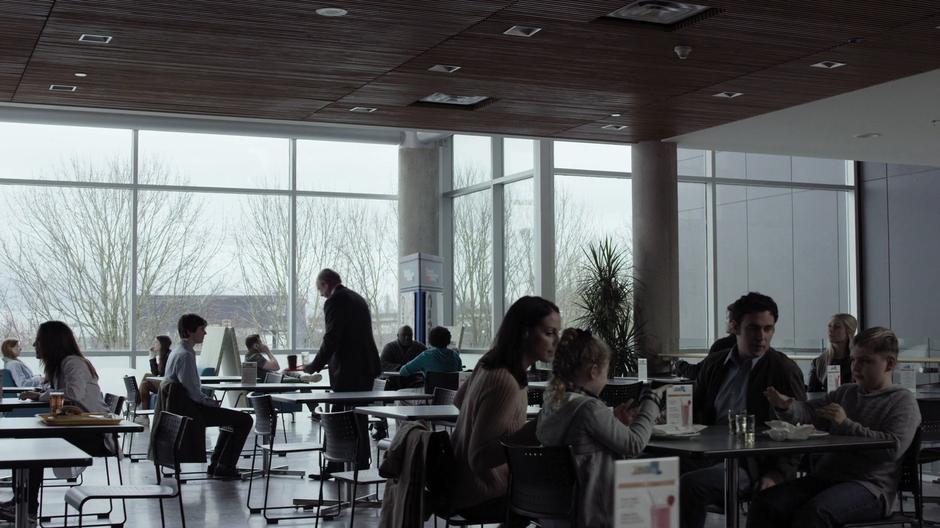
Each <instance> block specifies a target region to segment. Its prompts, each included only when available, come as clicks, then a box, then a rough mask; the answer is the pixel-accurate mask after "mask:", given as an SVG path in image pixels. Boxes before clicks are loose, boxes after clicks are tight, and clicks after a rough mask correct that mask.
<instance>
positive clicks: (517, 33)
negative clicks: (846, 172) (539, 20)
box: [503, 26, 542, 37]
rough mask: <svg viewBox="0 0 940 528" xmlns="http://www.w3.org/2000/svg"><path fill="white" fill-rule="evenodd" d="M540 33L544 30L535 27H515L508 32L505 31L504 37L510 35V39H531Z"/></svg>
mask: <svg viewBox="0 0 940 528" xmlns="http://www.w3.org/2000/svg"><path fill="white" fill-rule="evenodd" d="M539 31H542V28H540V27H533V26H513V27H511V28H509V29H507V30H506V31H503V35H509V36H510V37H531V36H532V35H535V34H536V33H538V32H539Z"/></svg>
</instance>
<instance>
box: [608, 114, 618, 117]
mask: <svg viewBox="0 0 940 528" xmlns="http://www.w3.org/2000/svg"><path fill="white" fill-rule="evenodd" d="M610 117H620V114H610Z"/></svg>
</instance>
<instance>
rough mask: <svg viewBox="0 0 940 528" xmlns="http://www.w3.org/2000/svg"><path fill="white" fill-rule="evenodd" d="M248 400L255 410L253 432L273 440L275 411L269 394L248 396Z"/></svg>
mask: <svg viewBox="0 0 940 528" xmlns="http://www.w3.org/2000/svg"><path fill="white" fill-rule="evenodd" d="M248 402H249V403H251V407H252V408H253V409H254V410H255V434H257V435H259V436H262V437H268V436H270V437H271V438H270V439H272V440H273V438H274V433H275V431H276V430H277V411H276V410H274V402H273V401H272V400H271V395H270V394H258V395H252V396H249V397H248Z"/></svg>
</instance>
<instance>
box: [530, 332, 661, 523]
mask: <svg viewBox="0 0 940 528" xmlns="http://www.w3.org/2000/svg"><path fill="white" fill-rule="evenodd" d="M610 356H611V352H610V348H608V346H607V345H606V344H604V342H603V341H601V340H600V339H597V338H596V337H593V336H592V335H591V333H590V332H589V331H586V330H580V329H577V328H568V329H566V330H565V331H564V332H563V333H562V336H561V341H560V342H559V344H558V349H557V350H556V352H555V359H554V361H553V363H552V378H551V379H550V380H549V383H548V388H547V389H546V393H545V400H544V402H545V403H544V404H543V407H542V412H541V413H540V414H539V419H538V425H537V427H536V436H537V437H538V439H539V441H540V442H541V443H542V444H543V445H546V446H569V445H570V446H571V448H572V451H573V452H574V457H575V461H576V462H577V466H578V478H579V480H580V483H581V488H580V494H581V497H580V498H579V502H578V519H577V524H576V526H579V527H591V528H596V527H597V528H603V527H609V526H612V525H613V511H614V507H613V504H614V491H613V487H614V461H615V460H616V459H618V458H629V457H634V456H636V455H638V454H640V452H642V451H643V449H644V448H645V447H646V444H647V442H649V439H650V435H651V434H652V431H653V423H654V421H655V419H656V417H657V416H658V415H659V403H660V400H661V399H662V397H663V394H664V393H665V390H666V387H660V388H659V389H656V391H649V390H647V391H645V392H644V393H643V394H642V395H641V397H640V401H639V402H638V403H636V402H633V401H629V402H626V403H623V404H621V405H619V406H618V407H616V408H615V409H613V411H611V409H610V408H608V407H607V404H605V403H604V402H603V401H601V400H600V399H598V397H597V395H598V394H600V392H601V390H603V389H604V386H605V385H606V384H607V373H608V369H609V367H610Z"/></svg>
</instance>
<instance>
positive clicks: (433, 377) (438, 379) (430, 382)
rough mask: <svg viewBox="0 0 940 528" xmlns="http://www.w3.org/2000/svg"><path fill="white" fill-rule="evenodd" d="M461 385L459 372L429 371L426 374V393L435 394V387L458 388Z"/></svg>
mask: <svg viewBox="0 0 940 528" xmlns="http://www.w3.org/2000/svg"><path fill="white" fill-rule="evenodd" d="M459 385H460V373H459V372H427V373H425V375H424V393H425V394H434V389H436V388H437V387H440V388H442V389H448V390H453V391H455V390H457V389H458V388H459Z"/></svg>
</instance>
